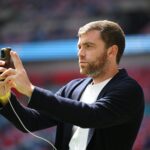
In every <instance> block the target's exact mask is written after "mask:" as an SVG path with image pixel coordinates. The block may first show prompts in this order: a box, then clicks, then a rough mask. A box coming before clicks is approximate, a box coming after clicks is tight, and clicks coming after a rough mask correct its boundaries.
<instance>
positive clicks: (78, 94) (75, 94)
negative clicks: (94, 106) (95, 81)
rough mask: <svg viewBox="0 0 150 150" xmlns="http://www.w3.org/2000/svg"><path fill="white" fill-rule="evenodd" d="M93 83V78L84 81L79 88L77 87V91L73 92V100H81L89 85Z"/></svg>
mask: <svg viewBox="0 0 150 150" xmlns="http://www.w3.org/2000/svg"><path fill="white" fill-rule="evenodd" d="M91 81H92V79H91V78H87V79H86V80H84V81H83V82H82V83H81V84H80V85H78V87H76V89H75V90H74V91H73V93H72V96H71V97H72V99H75V100H80V97H81V95H82V93H83V91H84V89H85V88H86V87H87V85H88V84H89V83H90V82H91Z"/></svg>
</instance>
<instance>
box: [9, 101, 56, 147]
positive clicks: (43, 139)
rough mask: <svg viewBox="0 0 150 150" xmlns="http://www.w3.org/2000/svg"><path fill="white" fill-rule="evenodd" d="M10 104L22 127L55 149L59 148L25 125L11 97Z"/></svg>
mask: <svg viewBox="0 0 150 150" xmlns="http://www.w3.org/2000/svg"><path fill="white" fill-rule="evenodd" d="M9 104H10V106H11V108H12V110H13V112H14V114H15V115H16V117H17V119H18V120H19V122H20V124H21V125H22V127H23V128H24V129H25V130H26V131H27V132H28V133H29V134H31V135H32V136H34V137H35V138H38V139H40V140H42V141H44V142H46V143H48V144H49V145H50V146H51V147H52V148H53V150H57V149H56V147H55V146H54V145H53V144H52V143H51V142H50V141H48V140H47V139H45V138H43V137H40V136H38V135H36V134H34V133H32V132H31V131H30V130H29V129H27V128H26V126H25V125H24V123H23V122H22V120H21V119H20V117H19V115H18V114H17V112H16V110H15V109H14V107H13V105H12V103H11V101H10V99H9Z"/></svg>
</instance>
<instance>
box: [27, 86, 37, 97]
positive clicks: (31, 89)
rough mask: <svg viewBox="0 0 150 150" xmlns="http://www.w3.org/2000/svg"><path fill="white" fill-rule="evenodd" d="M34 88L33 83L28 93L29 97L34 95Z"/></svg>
mask: <svg viewBox="0 0 150 150" xmlns="http://www.w3.org/2000/svg"><path fill="white" fill-rule="evenodd" d="M34 88H35V86H34V85H32V84H31V86H30V90H29V91H28V94H27V96H28V97H31V96H32V93H33V91H34Z"/></svg>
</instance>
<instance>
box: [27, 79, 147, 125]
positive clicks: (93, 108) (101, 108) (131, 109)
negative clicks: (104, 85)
mask: <svg viewBox="0 0 150 150" xmlns="http://www.w3.org/2000/svg"><path fill="white" fill-rule="evenodd" d="M29 106H30V107H32V108H34V109H37V110H39V111H44V112H45V113H48V114H50V115H52V116H54V117H55V118H57V119H58V120H61V121H65V122H68V123H72V124H74V125H77V126H81V127H83V128H105V127H109V126H113V125H119V124H121V123H124V122H128V121H129V120H131V119H135V117H137V116H139V115H141V116H142V115H143V109H144V108H143V107H144V103H143V92H142V90H141V88H140V87H139V86H138V85H137V84H136V83H135V82H132V81H127V82H121V83H119V84H118V85H114V86H113V87H112V88H110V89H109V90H108V91H107V92H106V93H105V94H104V95H103V97H101V98H99V99H98V100H97V101H96V102H95V103H92V104H86V103H83V102H80V101H77V100H74V99H70V98H65V97H63V96H60V95H55V94H53V93H52V92H51V91H48V90H45V89H42V88H39V87H36V88H35V90H34V92H33V94H32V97H31V100H30V103H29Z"/></svg>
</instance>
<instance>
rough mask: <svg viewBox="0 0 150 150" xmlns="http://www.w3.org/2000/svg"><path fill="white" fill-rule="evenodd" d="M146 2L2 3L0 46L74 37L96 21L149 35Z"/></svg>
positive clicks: (57, 0)
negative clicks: (82, 26)
mask: <svg viewBox="0 0 150 150" xmlns="http://www.w3.org/2000/svg"><path fill="white" fill-rule="evenodd" d="M149 8H150V1H148V0H142V1H141V0H136V2H135V0H79V1H76V0H25V1H20V0H7V1H6V0H1V1H0V43H10V42H30V41H41V40H51V39H60V38H75V37H76V34H77V31H78V28H79V27H80V26H81V25H83V24H85V23H87V22H89V21H91V20H97V19H111V20H115V21H117V22H118V23H120V24H121V26H122V27H123V28H124V30H125V33H126V34H138V33H150V15H149V14H150V9H149Z"/></svg>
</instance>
